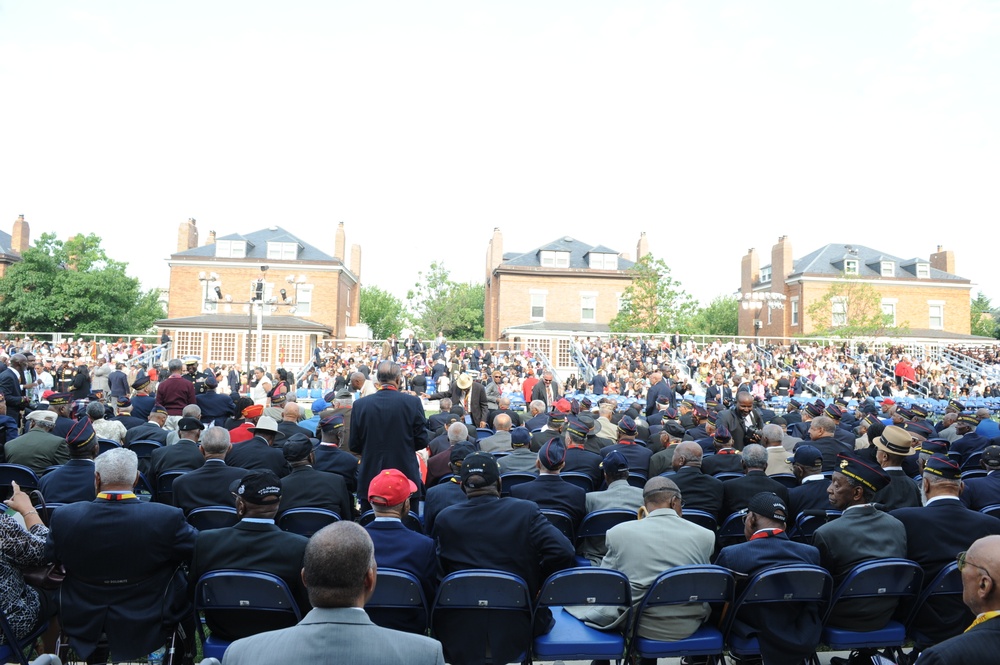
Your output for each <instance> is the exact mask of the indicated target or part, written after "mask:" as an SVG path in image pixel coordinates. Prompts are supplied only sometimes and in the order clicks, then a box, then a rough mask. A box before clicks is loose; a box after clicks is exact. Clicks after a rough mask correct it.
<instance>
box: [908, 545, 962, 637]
mask: <svg viewBox="0 0 1000 665" xmlns="http://www.w3.org/2000/svg"><path fill="white" fill-rule="evenodd" d="M941 601H944V602H945V603H948V604H949V605H951V607H952V608H954V609H955V610H957V611H959V612H963V613H964V614H965V615H966V618H967V619H968V620H967V621H963V622H961V623H960V624H959V625H958V626H956V627H955V633H954V634H955V635H957V634H959V633H960V632H961V631H962V630H964V629H965V627H966V626H968V625H969V624H970V623H972V612H970V611H969V608H968V607H966V606H965V603H963V602H962V574H961V573H960V572H958V562H957V561H952V562H951V563H949V564H948V565H947V566H945V567H944V568H942V569H941V572H939V573H938V574H937V575H936V576H935V577H934V579H933V580H931V583H930V584H928V585H927V586H925V587H924V589H923V591H921V592H920V597H919V598H918V599H917V602H916V603H915V604H914V606H913V610H912V611H911V612H910V614H909V616H908V617H907V619H906V635H907V637H909V638H910V639H912V640H913V641H915V642H916V643H917V644H921V645H929V644H932V643H934V642H936V641H937V640H936V639H931V638H929V637H928V636H927V635H924V634H923V633H922V632H921V630H920V628H921V625H922V624H924V623H925V622H927V621H930V622H931V623H932V624H933V625H935V626H936V627H941V628H943V626H941V625H940V624H941V612H940V611H934V610H933V609H931V608H930V607H929V606H930V605H932V604H935V603H940V602H941Z"/></svg>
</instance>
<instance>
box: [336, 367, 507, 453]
mask: <svg viewBox="0 0 1000 665" xmlns="http://www.w3.org/2000/svg"><path fill="white" fill-rule="evenodd" d="M445 397H448V398H450V399H451V403H452V404H453V405H455V404H458V405H461V406H462V408H463V409H465V412H466V413H467V414H468V415H469V418H470V420H469V421H467V422H466V425H471V426H472V427H486V416H487V415H489V412H490V409H489V403H488V402H487V400H486V389H485V388H483V384H481V383H480V382H479V381H473V380H472V377H471V376H469V375H468V374H460V375H459V376H458V378H457V379H455V381H454V382H452V384H451V392H450V393H434V394H433V395H430V396H429V397H428V399H432V400H433V399H442V398H445ZM355 410H357V407H355ZM352 450H353V446H352ZM355 452H357V451H355Z"/></svg>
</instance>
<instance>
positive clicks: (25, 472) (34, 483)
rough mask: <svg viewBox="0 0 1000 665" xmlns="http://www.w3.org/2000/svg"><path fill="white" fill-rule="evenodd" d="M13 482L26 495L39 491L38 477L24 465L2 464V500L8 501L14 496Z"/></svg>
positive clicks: (0, 484) (0, 472) (0, 466)
mask: <svg viewBox="0 0 1000 665" xmlns="http://www.w3.org/2000/svg"><path fill="white" fill-rule="evenodd" d="M11 481H13V482H16V483H17V485H18V487H20V488H21V491H22V492H24V493H26V494H27V493H30V492H32V491H34V490H37V489H38V476H36V475H35V472H34V471H32V470H31V469H29V468H28V467H26V466H24V465H22V464H0V497H2V498H0V500H2V501H6V500H7V499H9V498H10V497H12V496H13V495H14V488H12V487H11V486H10V483H11Z"/></svg>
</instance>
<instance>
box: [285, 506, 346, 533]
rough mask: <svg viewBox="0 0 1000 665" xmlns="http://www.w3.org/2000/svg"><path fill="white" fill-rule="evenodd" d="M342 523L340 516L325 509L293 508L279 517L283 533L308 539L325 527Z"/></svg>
mask: <svg viewBox="0 0 1000 665" xmlns="http://www.w3.org/2000/svg"><path fill="white" fill-rule="evenodd" d="M339 521H340V515H338V514H337V513H335V512H333V511H332V510H325V509H323V508H292V509H291V510H286V511H285V512H283V513H281V515H279V516H278V522H277V523H278V527H280V528H281V530H282V531H290V532H292V533H297V534H299V535H300V536H305V537H306V538H310V537H312V535H313V534H314V533H316V532H317V531H319V530H320V529H322V528H323V527H325V526H327V525H329V524H333V523H334V522H339Z"/></svg>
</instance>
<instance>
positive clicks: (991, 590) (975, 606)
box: [962, 536, 1000, 614]
mask: <svg viewBox="0 0 1000 665" xmlns="http://www.w3.org/2000/svg"><path fill="white" fill-rule="evenodd" d="M994 575H1000V536H986V537H985V538H980V539H979V540H977V541H976V542H974V543H972V546H971V547H969V551H968V552H966V554H965V568H964V570H963V571H962V589H963V591H962V600H964V601H965V604H966V605H968V607H969V609H970V610H972V613H973V614H981V613H983V612H990V611H994V610H1000V591H998V590H997V582H996V578H994Z"/></svg>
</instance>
